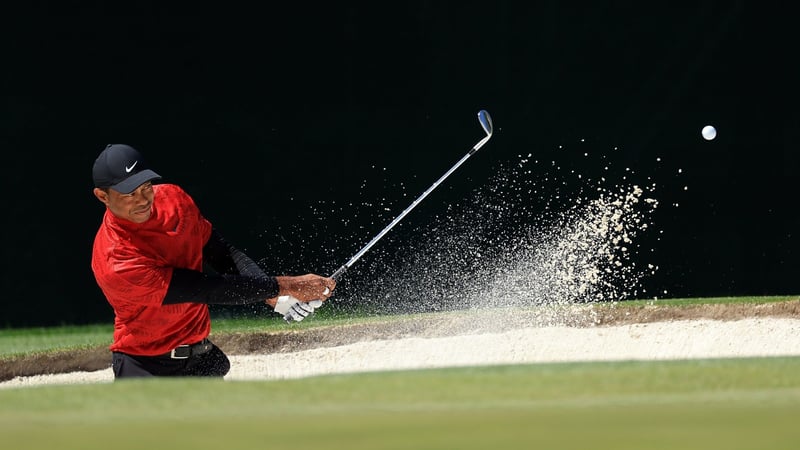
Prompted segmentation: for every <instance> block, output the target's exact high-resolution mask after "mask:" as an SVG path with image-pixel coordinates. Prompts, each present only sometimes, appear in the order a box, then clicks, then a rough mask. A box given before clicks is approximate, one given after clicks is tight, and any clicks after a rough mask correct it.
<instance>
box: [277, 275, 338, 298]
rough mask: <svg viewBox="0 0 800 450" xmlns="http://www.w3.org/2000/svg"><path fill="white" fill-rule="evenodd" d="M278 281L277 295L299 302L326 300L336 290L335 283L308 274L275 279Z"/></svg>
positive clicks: (331, 280)
mask: <svg viewBox="0 0 800 450" xmlns="http://www.w3.org/2000/svg"><path fill="white" fill-rule="evenodd" d="M275 278H276V279H277V280H278V287H279V293H278V295H280V296H283V295H288V296H291V297H294V298H296V299H298V300H300V301H301V302H310V301H312V300H323V301H324V300H326V299H327V298H328V297H330V296H331V294H332V293H333V290H334V289H335V288H336V281H334V280H333V278H327V277H323V276H320V275H314V274H313V273H309V274H306V275H300V276H296V277H290V276H281V277H275Z"/></svg>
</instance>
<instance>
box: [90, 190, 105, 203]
mask: <svg viewBox="0 0 800 450" xmlns="http://www.w3.org/2000/svg"><path fill="white" fill-rule="evenodd" d="M92 192H94V196H95V197H97V199H98V200H100V202H101V203H103V204H104V205H106V206H108V192H106V191H104V190H102V189H100V188H94V191H92Z"/></svg>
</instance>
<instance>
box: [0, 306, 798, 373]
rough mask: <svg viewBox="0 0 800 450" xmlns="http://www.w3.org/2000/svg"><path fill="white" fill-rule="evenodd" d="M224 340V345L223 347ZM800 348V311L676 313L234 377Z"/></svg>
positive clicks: (317, 352)
mask: <svg viewBox="0 0 800 450" xmlns="http://www.w3.org/2000/svg"><path fill="white" fill-rule="evenodd" d="M223 348H224V347H223ZM787 355H800V319H797V318H774V317H764V318H745V319H740V320H732V321H731V320H729V321H725V320H710V319H701V320H677V321H665V322H652V323H631V324H623V325H615V326H594V327H569V326H545V327H535V328H517V329H511V330H508V331H505V332H483V333H479V334H461V335H454V336H432V337H403V338H398V339H376V340H368V341H361V342H353V343H349V344H344V345H337V346H333V347H317V348H309V349H305V350H299V351H288V352H275V353H270V354H239V355H236V354H234V355H231V363H232V368H231V371H230V373H229V374H228V376H227V377H226V379H228V380H269V379H283V378H300V377H309V376H317V375H329V374H340V373H354V372H365V371H384V370H405V369H424V368H434V367H455V366H480V365H496V364H525V363H546V362H564V361H615V360H645V361H652V360H667V359H696V358H737V357H761V356H787ZM111 381H112V373H111V370H110V369H103V370H98V371H93V372H72V373H63V374H51V375H36V376H29V377H16V378H14V379H12V380H8V381H6V382H3V383H0V387H3V388H10V387H20V386H35V385H42V384H72V383H103V382H111Z"/></svg>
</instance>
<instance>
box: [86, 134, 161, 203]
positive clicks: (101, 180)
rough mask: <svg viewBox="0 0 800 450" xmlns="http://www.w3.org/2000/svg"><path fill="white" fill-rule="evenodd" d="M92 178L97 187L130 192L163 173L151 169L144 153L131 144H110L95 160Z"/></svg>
mask: <svg viewBox="0 0 800 450" xmlns="http://www.w3.org/2000/svg"><path fill="white" fill-rule="evenodd" d="M92 178H94V185H95V187H99V188H111V189H114V190H115V191H117V192H121V193H123V194H130V193H131V192H133V191H134V190H135V189H136V188H137V187H139V186H141V184H142V183H145V182H147V181H150V180H155V179H159V178H161V175H159V174H157V173H155V172H153V171H152V170H150V168H149V167H148V166H147V163H146V162H145V160H144V158H143V157H142V155H141V154H140V153H139V152H138V151H136V149H135V148H133V147H131V146H130V145H125V144H108V145H107V146H106V148H105V150H103V151H102V152H101V153H100V156H98V157H97V159H96V160H95V161H94V167H93V168H92Z"/></svg>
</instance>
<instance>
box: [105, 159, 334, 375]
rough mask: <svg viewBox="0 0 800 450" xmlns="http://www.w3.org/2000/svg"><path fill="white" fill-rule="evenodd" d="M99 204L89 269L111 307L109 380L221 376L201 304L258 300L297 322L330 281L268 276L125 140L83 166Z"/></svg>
mask: <svg viewBox="0 0 800 450" xmlns="http://www.w3.org/2000/svg"><path fill="white" fill-rule="evenodd" d="M92 175H93V178H94V185H95V188H94V195H95V197H97V199H98V200H100V202H101V203H103V204H104V205H105V207H106V211H105V214H104V216H103V221H102V223H101V224H100V228H99V230H98V231H97V235H96V236H95V240H94V246H93V251H92V271H93V272H94V276H95V279H96V280H97V284H98V285H99V286H100V289H101V290H102V291H103V294H104V295H105V297H106V299H107V300H108V303H109V304H110V305H111V307H112V308H113V309H114V316H115V318H114V340H113V342H112V344H111V346H110V350H111V352H112V367H113V370H114V377H115V379H119V378H128V377H150V376H211V377H222V376H224V375H225V374H226V373H228V370H229V369H230V362H229V360H228V357H227V356H226V355H225V353H223V352H222V350H220V349H219V348H218V347H217V346H216V345H214V344H213V343H212V342H211V341H209V340H208V335H209V332H210V331H211V319H210V316H209V308H208V305H209V304H224V305H239V304H248V303H258V302H266V304H268V305H270V306H271V307H273V308H274V309H275V311H276V312H278V313H279V314H282V315H284V317H286V318H287V320H294V321H300V320H303V318H305V317H306V316H308V315H309V314H310V313H312V312H313V311H314V306H312V305H315V304H316V305H318V304H319V302H314V303H312V304H309V302H312V301H314V300H325V299H327V298H328V297H329V296H330V295H331V292H332V291H333V289H334V288H335V286H336V283H335V282H334V280H333V279H331V278H326V277H322V276H319V275H314V274H307V275H302V276H267V275H266V274H264V272H263V271H262V270H261V269H260V268H259V267H258V266H257V265H256V264H255V262H253V260H251V259H250V258H249V257H247V256H246V255H245V254H244V253H243V252H241V251H239V250H238V249H236V248H235V247H233V246H232V245H231V244H229V243H228V242H226V241H225V239H223V237H222V236H221V235H220V233H219V232H218V231H217V230H215V229H214V228H213V227H212V225H211V223H210V222H209V221H208V220H207V219H206V218H205V217H203V215H202V214H201V213H200V210H199V209H198V207H197V206H196V205H195V203H194V201H193V200H192V198H191V197H190V196H189V194H187V193H186V192H185V191H184V190H183V189H181V188H180V187H178V186H176V185H174V184H154V183H153V181H154V180H158V179H160V178H161V177H160V176H159V175H158V174H157V173H155V172H154V171H152V170H151V169H150V168H149V167H148V166H147V164H146V161H145V160H144V158H143V157H142V155H141V154H140V153H139V152H138V151H137V150H135V149H134V148H132V147H130V146H128V145H123V144H113V145H109V146H107V147H106V148H105V149H104V150H103V151H102V152H101V153H100V155H99V156H98V157H97V159H96V160H95V163H94V167H93V169H92Z"/></svg>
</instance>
